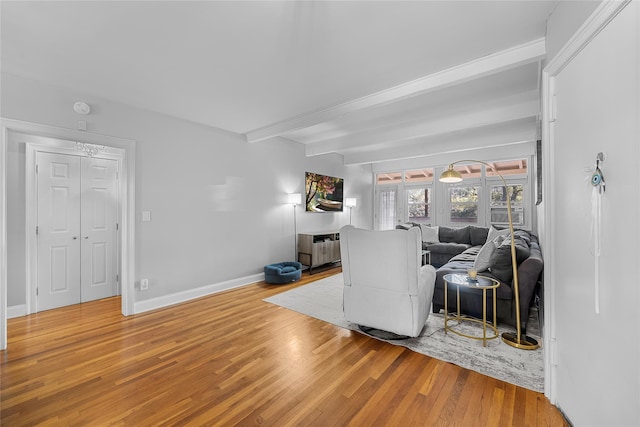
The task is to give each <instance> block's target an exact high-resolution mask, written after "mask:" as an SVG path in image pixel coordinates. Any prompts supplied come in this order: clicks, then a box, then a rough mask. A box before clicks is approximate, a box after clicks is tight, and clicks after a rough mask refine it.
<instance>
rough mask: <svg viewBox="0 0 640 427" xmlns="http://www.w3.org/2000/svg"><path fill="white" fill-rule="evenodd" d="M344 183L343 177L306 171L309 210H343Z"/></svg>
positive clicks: (306, 203)
mask: <svg viewBox="0 0 640 427" xmlns="http://www.w3.org/2000/svg"><path fill="white" fill-rule="evenodd" d="M343 184H344V180H343V179H342V178H336V177H333V176H327V175H322V174H319V173H312V172H306V173H305V189H306V197H305V206H306V210H307V212H342V209H343V206H342V205H343V203H342V202H343Z"/></svg>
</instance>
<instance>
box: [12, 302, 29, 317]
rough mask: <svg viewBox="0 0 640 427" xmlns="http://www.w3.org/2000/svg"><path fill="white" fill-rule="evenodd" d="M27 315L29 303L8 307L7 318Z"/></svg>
mask: <svg viewBox="0 0 640 427" xmlns="http://www.w3.org/2000/svg"><path fill="white" fill-rule="evenodd" d="M26 315H27V305H26V304H20V305H12V306H10V307H7V319H13V318H14V317H22V316H26Z"/></svg>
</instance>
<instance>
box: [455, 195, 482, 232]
mask: <svg viewBox="0 0 640 427" xmlns="http://www.w3.org/2000/svg"><path fill="white" fill-rule="evenodd" d="M479 192H480V188H479V187H462V186H460V187H451V188H449V206H450V211H449V222H451V223H459V224H463V225H464V224H477V223H478V203H479V200H480V197H479Z"/></svg>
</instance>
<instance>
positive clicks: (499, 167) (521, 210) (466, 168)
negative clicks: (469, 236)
mask: <svg viewBox="0 0 640 427" xmlns="http://www.w3.org/2000/svg"><path fill="white" fill-rule="evenodd" d="M531 162H532V157H525V158H516V159H507V160H497V161H491V160H487V161H486V163H485V161H482V162H481V161H477V162H473V161H472V162H470V163H467V164H465V163H456V164H454V165H453V168H454V169H455V170H456V171H458V173H460V175H461V176H462V178H463V181H462V182H460V183H455V184H443V183H440V182H439V181H438V179H437V178H438V176H439V175H440V173H441V172H443V171H444V170H446V168H447V166H448V165H446V164H445V165H439V166H437V167H425V168H419V169H418V168H416V169H409V168H407V169H398V170H395V171H392V172H388V171H384V172H382V171H376V172H375V175H374V178H375V196H376V197H375V211H374V212H375V213H374V216H375V218H374V226H375V227H377V228H378V229H389V228H393V227H395V225H396V224H398V223H402V222H413V223H419V224H432V225H443V226H449V227H461V226H465V225H477V226H489V225H491V224H495V225H498V226H505V225H507V224H508V216H509V215H508V212H507V195H508V194H510V195H511V198H510V203H511V217H512V220H513V224H514V226H517V227H520V228H525V229H527V228H530V227H531V226H532V225H533V219H534V218H535V211H533V210H532V206H533V202H534V200H533V197H534V194H532V191H531V188H532V183H533V179H534V177H533V176H531V175H530V173H531V172H532V171H531V169H530V167H529V166H530V165H531V164H532V163H531ZM533 172H534V173H535V171H533ZM502 178H503V179H504V180H505V181H506V188H505V185H504V182H503V180H502Z"/></svg>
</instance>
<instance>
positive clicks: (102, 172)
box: [36, 152, 118, 311]
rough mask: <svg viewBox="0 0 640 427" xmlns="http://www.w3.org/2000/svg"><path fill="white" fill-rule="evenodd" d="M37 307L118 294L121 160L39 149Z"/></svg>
mask: <svg viewBox="0 0 640 427" xmlns="http://www.w3.org/2000/svg"><path fill="white" fill-rule="evenodd" d="M36 163H37V175H38V176H37V186H38V196H37V198H38V207H37V216H38V260H37V264H38V267H37V281H38V285H37V287H38V292H37V295H38V297H37V298H38V304H37V307H38V311H41V310H48V309H52V308H57V307H62V306H65V305H71V304H77V303H80V302H86V301H91V300H95V299H100V298H106V297H110V296H113V295H117V293H118V288H117V280H116V274H117V266H116V254H117V249H116V243H117V239H116V238H117V234H116V232H117V230H116V223H117V186H116V168H117V166H116V162H115V161H114V160H109V159H94V158H89V157H80V156H73V155H66V154H55V153H44V152H38V153H37V155H36Z"/></svg>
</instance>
